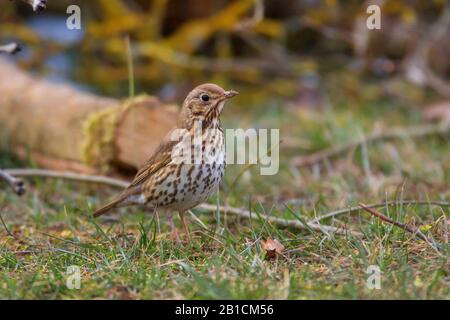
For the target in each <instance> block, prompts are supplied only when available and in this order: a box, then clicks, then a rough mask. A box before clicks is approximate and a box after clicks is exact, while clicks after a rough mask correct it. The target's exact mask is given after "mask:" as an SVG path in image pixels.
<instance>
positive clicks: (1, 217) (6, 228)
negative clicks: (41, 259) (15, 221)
mask: <svg viewBox="0 0 450 320" xmlns="http://www.w3.org/2000/svg"><path fill="white" fill-rule="evenodd" d="M3 209H4V207H3V208H1V209H0V222H1V223H2V225H3V228H5V231H6V233H7V234H8V235H9V236H10V237H11V238H13V239H14V240H16V241H17V242H19V243H20V244H23V245H26V246H29V247H37V248H39V246H37V245H35V244H32V243H29V242H27V241H25V240H22V239H20V238H19V237H18V236H16V235H15V234H14V233H12V232H11V231H10V230H9V229H8V226H7V225H6V223H5V220H3V216H2V211H3ZM39 249H41V248H39Z"/></svg>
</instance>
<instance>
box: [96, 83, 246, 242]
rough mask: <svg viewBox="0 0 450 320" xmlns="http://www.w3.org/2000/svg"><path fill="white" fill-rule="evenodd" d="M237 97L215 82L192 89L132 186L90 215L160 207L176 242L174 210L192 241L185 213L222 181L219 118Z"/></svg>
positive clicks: (221, 144)
mask: <svg viewBox="0 0 450 320" xmlns="http://www.w3.org/2000/svg"><path fill="white" fill-rule="evenodd" d="M235 95H237V92H235V91H233V90H230V91H225V90H224V89H222V88H221V87H219V86H217V85H215V84H203V85H200V86H198V87H196V88H195V89H194V90H192V91H191V92H190V93H189V94H188V96H187V97H186V99H185V101H184V103H183V106H182V109H181V112H180V115H179V118H178V121H177V125H176V127H175V128H174V129H172V130H171V131H170V132H169V133H168V134H167V135H166V137H165V138H164V139H163V141H162V143H161V144H160V146H159V147H158V148H157V150H155V152H154V153H153V155H152V156H151V157H150V159H149V160H148V161H147V163H146V164H145V165H144V166H143V167H142V168H141V169H140V170H139V172H138V173H137V174H136V176H135V178H134V179H133V181H132V182H131V184H130V185H129V186H128V187H127V188H126V189H125V190H124V191H123V192H122V193H121V194H120V195H119V196H118V197H117V198H116V199H115V200H113V201H112V202H111V203H109V204H107V205H106V206H104V207H102V208H100V209H98V210H97V211H96V212H94V216H99V215H102V214H104V213H106V212H108V211H109V210H111V209H113V208H118V207H124V206H130V205H146V206H149V207H152V208H156V209H164V210H166V211H168V213H169V220H170V223H171V225H172V228H173V232H174V235H175V237H176V239H177V240H178V241H179V237H178V233H177V232H176V228H175V226H174V224H173V221H172V219H171V212H172V211H173V210H177V211H178V212H179V214H180V218H181V221H182V223H183V226H184V229H185V232H186V235H187V237H188V239H190V236H189V230H188V228H187V225H186V223H185V220H184V212H185V211H186V210H189V209H191V208H193V207H195V206H197V205H198V204H200V203H202V202H204V201H206V200H207V199H208V197H209V196H210V195H211V194H212V193H213V192H214V191H216V190H217V188H218V187H219V184H220V181H221V180H222V179H223V176H224V172H225V166H226V162H225V143H224V134H223V129H222V126H221V122H220V114H221V112H222V109H223V107H224V104H225V101H226V100H227V99H229V98H232V97H234V96H235Z"/></svg>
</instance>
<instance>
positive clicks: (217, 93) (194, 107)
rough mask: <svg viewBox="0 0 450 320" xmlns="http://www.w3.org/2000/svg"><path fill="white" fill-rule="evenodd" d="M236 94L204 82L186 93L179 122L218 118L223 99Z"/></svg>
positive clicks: (183, 124) (184, 123) (187, 122)
mask: <svg viewBox="0 0 450 320" xmlns="http://www.w3.org/2000/svg"><path fill="white" fill-rule="evenodd" d="M236 95H238V92H236V91H234V90H229V91H225V90H224V89H222V88H221V87H219V86H218V85H215V84H212V83H205V84H202V85H199V86H198V87H196V88H194V89H193V90H192V91H191V92H189V94H188V95H187V97H186V99H185V100H184V103H183V107H182V109H181V113H180V117H179V124H180V125H181V126H189V123H192V122H194V121H207V122H210V121H211V120H213V119H215V118H219V116H220V113H221V112H222V109H223V106H224V104H225V101H226V100H228V99H230V98H232V97H234V96H236Z"/></svg>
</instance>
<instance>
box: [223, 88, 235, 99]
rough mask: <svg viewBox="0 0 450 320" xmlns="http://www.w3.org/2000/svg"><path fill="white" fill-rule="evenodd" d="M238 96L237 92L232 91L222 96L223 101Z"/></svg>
mask: <svg viewBox="0 0 450 320" xmlns="http://www.w3.org/2000/svg"><path fill="white" fill-rule="evenodd" d="M238 94H239V92H237V91H234V90H229V91H225V93H224V94H223V100H227V99H230V98H233V97H234V96H237V95H238Z"/></svg>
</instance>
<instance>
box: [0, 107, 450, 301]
mask: <svg viewBox="0 0 450 320" xmlns="http://www.w3.org/2000/svg"><path fill="white" fill-rule="evenodd" d="M281 109H282V108H281V107H280V105H277V104H276V103H275V104H269V105H267V106H266V107H263V108H260V109H259V110H258V111H255V112H253V111H248V112H242V117H241V119H240V120H239V122H233V121H232V119H229V118H227V117H226V119H225V124H226V125H227V126H228V127H235V126H242V127H244V128H245V127H249V126H251V125H252V124H254V123H257V124H258V126H259V127H279V128H281V131H280V135H281V137H282V138H284V137H286V136H289V137H293V138H294V140H295V139H297V140H295V142H296V143H295V144H294V145H295V147H292V146H291V147H289V146H283V145H282V148H281V156H280V158H281V159H280V160H281V167H280V172H279V174H278V175H276V176H260V175H259V169H258V167H254V168H250V169H249V170H248V171H246V172H245V173H244V174H242V175H241V176H240V178H239V180H238V181H237V182H236V184H235V185H234V187H233V188H230V185H231V184H232V183H233V181H234V179H235V177H236V176H237V175H238V174H239V172H240V170H241V169H242V167H239V166H234V165H232V166H229V168H228V169H227V173H226V183H225V188H224V190H223V191H222V192H221V194H220V202H221V203H222V204H223V203H224V202H226V203H228V204H229V205H232V206H237V207H243V208H251V209H252V211H253V212H256V213H265V214H269V213H270V214H271V215H273V216H278V217H285V218H288V219H296V216H297V217H300V219H301V220H308V219H311V218H314V217H315V216H316V215H319V214H324V213H327V212H330V211H333V210H336V209H338V208H342V207H346V206H350V205H355V204H357V203H358V202H366V203H374V202H382V201H384V200H397V201H398V202H399V204H398V205H397V206H392V207H389V208H385V209H381V210H380V211H381V212H383V213H384V214H386V215H388V216H390V217H392V218H394V219H397V220H399V221H402V222H408V223H412V224H415V225H418V226H419V225H420V226H422V227H423V228H422V229H423V230H424V232H425V233H426V234H427V235H428V236H433V238H434V239H435V240H436V241H437V242H439V243H442V244H443V251H442V254H441V255H439V254H438V253H436V252H435V251H434V250H433V249H432V248H431V247H430V246H428V244H426V243H425V242H423V241H421V240H418V239H416V238H414V237H413V236H412V235H411V234H409V233H406V232H405V231H403V230H401V229H399V228H397V227H394V226H391V225H387V224H385V223H382V222H380V221H379V220H376V219H373V218H371V217H370V216H369V215H368V214H367V213H364V212H362V211H359V212H356V213H354V214H351V215H342V216H339V217H337V218H336V219H327V220H324V221H322V223H324V224H328V225H335V226H343V225H346V226H348V227H349V228H352V229H355V230H358V231H360V232H362V233H363V234H364V237H362V238H357V237H352V236H347V237H346V236H338V235H333V234H330V235H325V234H322V233H318V232H312V231H308V230H302V231H299V230H295V229H280V228H277V227H276V226H274V225H271V224H270V223H266V222H265V221H247V220H243V219H239V218H237V217H234V216H232V215H227V216H224V215H223V214H222V215H221V220H220V223H219V225H218V226H219V228H216V226H217V221H216V220H215V215H214V214H213V213H205V212H202V211H199V210H194V213H195V215H196V216H197V218H198V219H199V221H200V222H199V221H198V220H196V219H193V218H192V217H189V221H190V228H191V233H192V235H193V237H194V241H193V242H192V243H191V244H189V245H185V246H180V245H175V244H173V243H172V241H171V239H170V238H169V228H168V226H167V224H166V223H165V217H159V218H155V217H153V216H152V214H151V213H149V212H144V211H143V210H142V209H136V208H135V209H121V210H119V211H118V212H117V214H114V215H112V217H114V218H115V219H99V220H93V219H91V218H90V216H89V213H90V212H92V209H93V208H94V207H97V206H99V205H100V204H102V203H104V202H106V201H107V200H108V199H109V198H110V197H112V196H113V194H115V193H116V192H117V190H113V189H110V188H108V187H105V186H100V185H88V184H84V183H75V182H69V181H60V180H46V179H32V180H30V181H29V183H28V192H27V194H26V195H25V196H23V197H22V198H18V197H17V196H15V195H14V194H12V193H11V192H10V191H9V190H8V189H6V188H4V186H3V185H2V192H1V193H0V204H1V206H3V209H2V216H3V218H4V220H5V221H6V223H7V226H8V229H10V230H11V232H12V233H14V235H15V236H16V237H18V238H19V239H22V240H24V241H26V242H28V244H29V243H32V244H36V245H37V247H36V246H30V245H27V244H24V243H21V242H19V241H17V240H16V239H14V238H12V237H10V236H9V235H7V233H6V231H5V230H4V229H2V230H1V231H0V298H2V299H5V298H7V299H24V298H25V299H35V298H43V299H54V298H62V299H73V298H76V299H79V298H82V299H90V298H113V299H219V298H222V299H449V298H450V268H449V253H450V250H449V245H448V243H445V223H447V224H448V219H449V217H448V213H449V209H448V208H441V207H437V206H428V205H402V203H401V201H402V200H403V199H415V200H425V201H430V200H439V201H450V189H449V182H450V158H449V157H450V155H449V153H448V148H449V141H448V137H427V138H426V139H422V140H414V141H413V140H410V139H407V138H405V139H402V140H399V141H389V142H384V141H381V142H378V143H374V144H371V145H367V146H365V150H364V149H363V152H362V151H361V148H358V149H356V150H354V151H353V152H350V153H348V154H346V155H343V156H342V157H339V158H337V159H335V160H333V161H330V163H329V165H328V166H325V167H324V166H321V167H320V168H316V169H315V170H312V169H311V168H304V169H296V168H292V167H290V166H289V160H290V159H291V157H292V156H294V155H298V154H308V153H310V152H312V151H314V150H318V149H322V148H325V147H328V146H331V145H333V144H336V143H342V142H345V141H348V140H349V139H352V138H354V137H355V135H358V134H360V133H361V132H370V131H371V130H372V129H373V128H374V127H377V126H378V127H384V128H389V127H391V126H408V125H414V124H417V123H419V121H420V117H419V116H418V114H419V112H418V110H405V109H404V108H395V107H391V108H388V107H386V106H385V105H373V106H372V105H368V106H366V108H360V109H351V108H349V107H348V106H342V107H337V108H335V110H333V111H328V112H314V111H308V110H298V111H295V112H294V113H290V112H287V111H280V110H281ZM231 114H232V113H231ZM0 165H2V166H8V167H10V166H19V165H23V166H25V165H29V164H27V163H21V164H19V163H18V162H17V160H14V159H11V158H10V157H8V156H7V155H6V154H5V153H2V154H0ZM227 186H228V187H227ZM216 200H217V199H215V197H213V198H212V199H210V202H211V203H216ZM284 203H289V206H290V208H291V209H292V210H293V211H294V212H295V213H296V215H293V214H292V212H290V210H288V209H287V208H286V207H285V206H284ZM119 213H120V215H119ZM177 225H178V226H180V223H179V221H177ZM180 230H181V228H180ZM268 237H274V238H277V239H278V240H279V241H280V242H281V243H282V244H283V245H284V246H285V255H284V256H280V257H279V258H278V259H275V260H270V261H268V260H266V259H265V252H264V250H263V248H262V247H261V243H260V240H261V239H267V238H268ZM371 265H376V266H378V267H379V268H380V270H381V272H382V275H381V290H376V289H374V290H370V289H369V288H368V287H367V286H366V282H367V279H368V276H369V275H368V274H367V273H366V270H367V268H368V267H369V266H371ZM69 266H78V267H79V268H80V271H81V288H80V289H78V290H77V289H69V288H68V287H67V285H66V282H67V279H68V277H69V276H70V275H68V274H67V270H68V267H69Z"/></svg>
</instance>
